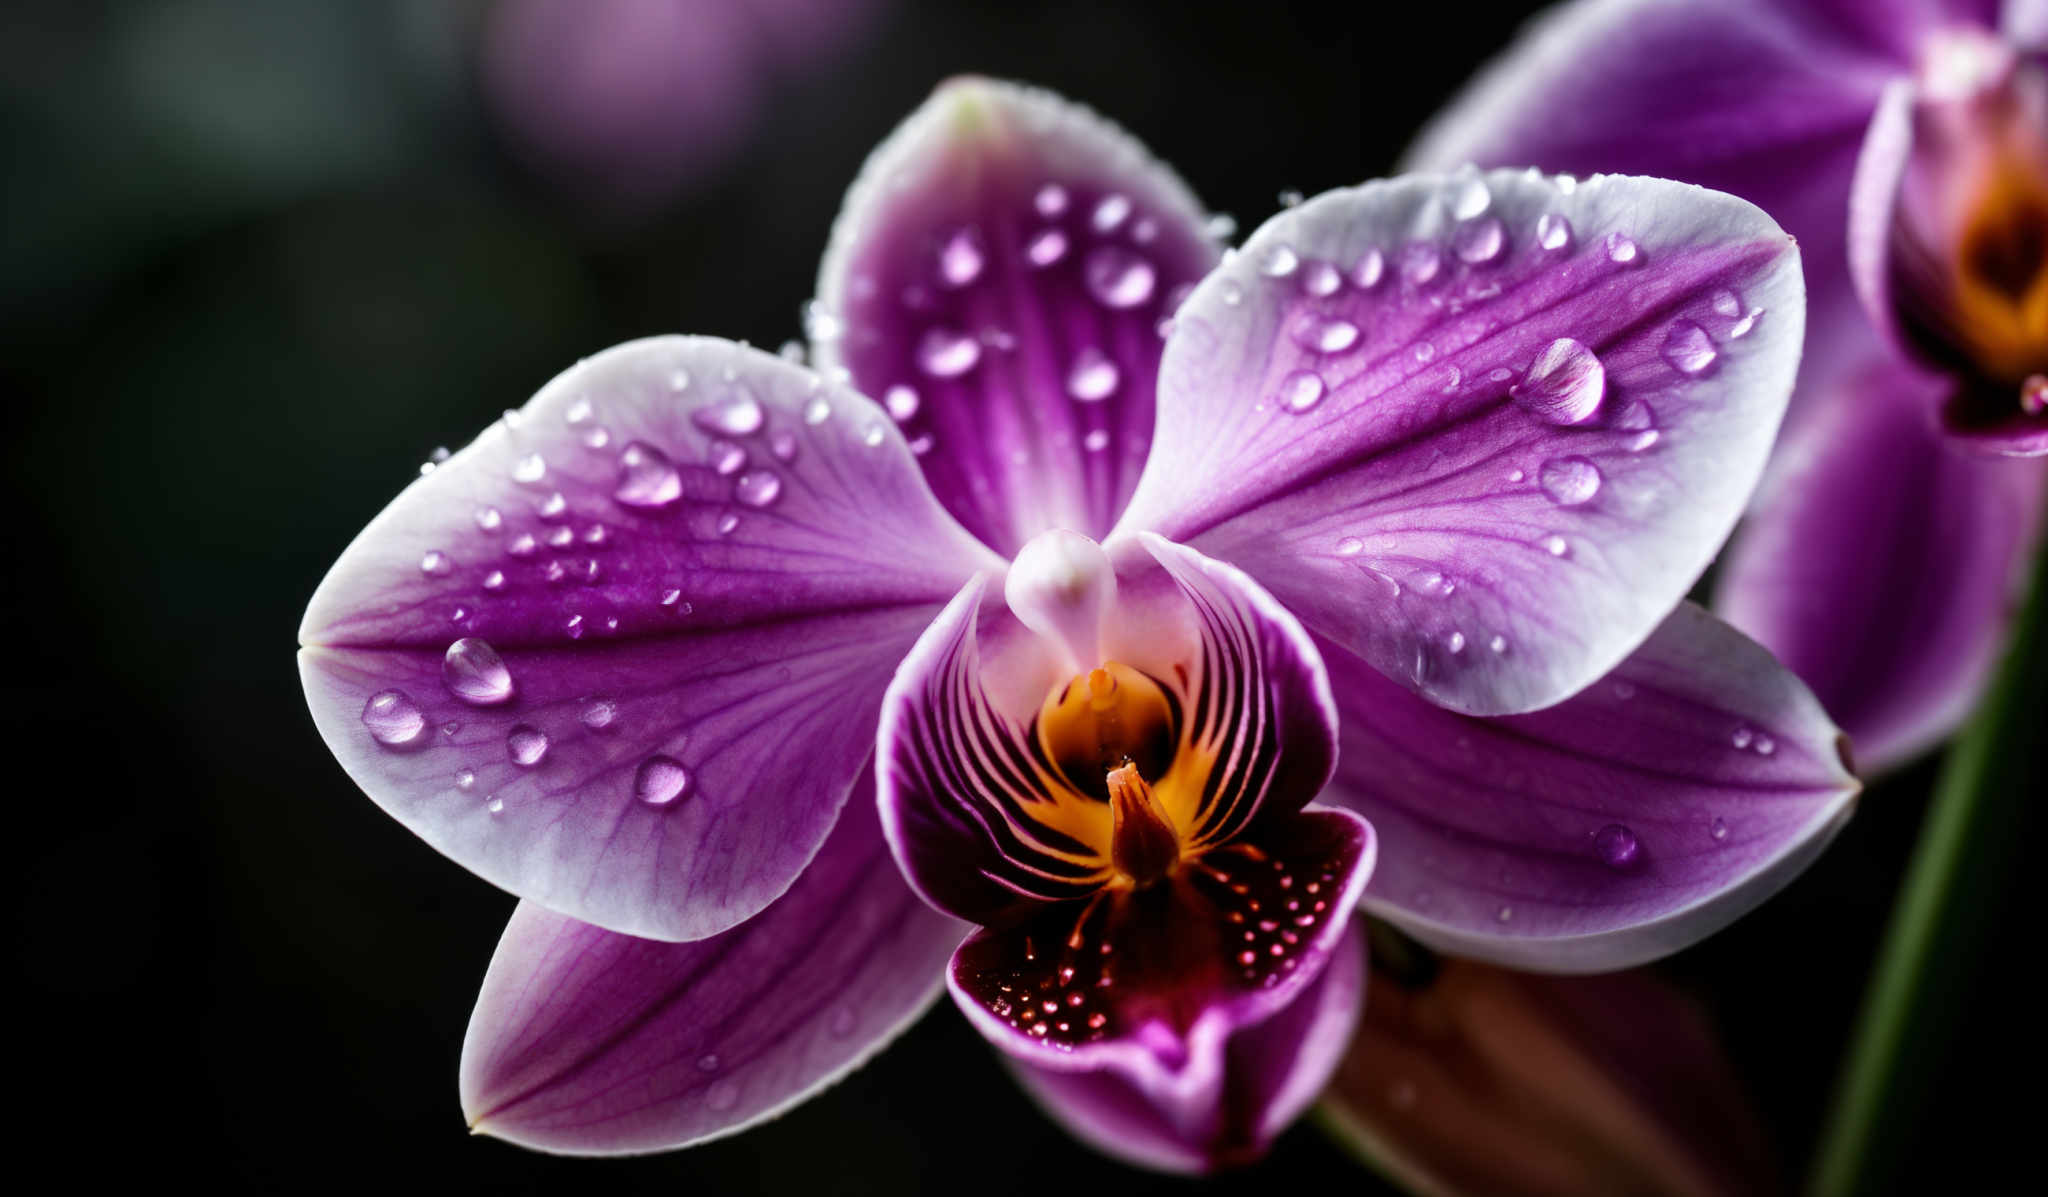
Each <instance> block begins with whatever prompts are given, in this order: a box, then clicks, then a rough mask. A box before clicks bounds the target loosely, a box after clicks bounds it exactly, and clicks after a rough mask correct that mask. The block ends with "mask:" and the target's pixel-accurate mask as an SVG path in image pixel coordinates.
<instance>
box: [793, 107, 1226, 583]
mask: <svg viewBox="0 0 2048 1197" xmlns="http://www.w3.org/2000/svg"><path fill="white" fill-rule="evenodd" d="M1217 252H1218V251H1217V247H1216V245H1215V243H1214V241H1213V240H1212V239H1211V238H1210V237H1209V236H1208V235H1207V234H1206V233H1204V232H1203V218H1202V210H1201V207H1200V206H1199V205H1198V204H1197V203H1196V202H1195V198H1194V196H1193V195H1191V194H1190V193H1189V192H1188V189H1187V187H1186V186H1185V185H1184V184H1182V183H1181V181H1180V180H1179V179H1178V178H1177V177H1175V176H1174V174H1173V173H1172V171H1170V170H1169V169H1167V167H1166V166H1164V165H1163V164H1161V163H1160V162H1158V161H1156V160H1155V159H1153V158H1152V156H1151V155H1150V154H1149V153H1147V152H1146V151H1145V149H1144V147H1142V146H1140V145H1139V144H1138V143H1137V142H1136V141H1135V140H1133V139H1132V138H1131V137H1130V136H1129V135H1128V134H1126V133H1125V132H1123V131H1122V130H1121V129H1118V128H1117V127H1116V126H1114V125H1112V124H1110V123H1109V122H1108V121H1105V120H1103V119H1102V118H1100V117H1098V116H1096V115H1095V114H1094V113H1092V112H1090V111H1088V110H1087V109H1085V108H1082V107H1080V106H1078V105H1075V104H1071V103H1068V102H1067V101H1065V100H1062V99H1060V98H1059V97H1057V96H1054V95H1052V94H1051V93H1049V92H1043V91H1038V90H1035V89H1030V88H1025V87H1020V86H1017V85H1015V84H1008V83H998V82H995V81H992V80H987V79H975V78H964V79H955V80H953V81H951V82H949V83H947V84H945V85H944V86H942V87H940V88H939V90H938V92H937V94H935V95H934V96H933V97H932V98H931V99H930V100H929V101H928V102H926V104H925V105H924V107H923V108H921V109H919V110H918V111H917V112H916V113H915V114H913V115H912V116H911V117H910V119H909V120H907V121H905V122H904V123H903V125H902V127H901V128H899V129H898V130H897V131H896V132H895V133H894V134H892V135H891V136H890V138H889V139H888V140H887V141H885V142H884V143H883V144H882V146H881V147H880V148H879V149H877V150H876V151H875V154H874V156H873V157H872V158H871V159H869V161H868V164H867V167H866V168H865V169H864V170H863V171H862V174H861V178H860V180H859V181H858V182H857V183H855V184H854V187H853V190H852V191H851V192H850V193H849V194H848V196H847V198H846V206H845V209H844V210H843V212H842V213H841V215H840V217H839V221H838V224H837V225H836V226H835V227H834V229H833V233H832V243H831V246H830V248H829V249H828V250H827V252H826V255H825V261H824V265H823V267H822V269H821V271H820V274H819V280H818V299H817V307H816V309H815V310H814V312H813V320H812V328H811V332H812V342H813V345H814V351H815V354H816V357H817V360H818V361H819V362H820V363H821V364H822V365H824V366H827V367H834V368H838V367H843V368H844V369H846V370H847V371H850V373H851V377H852V380H853V382H854V384H855V385H856V386H858V387H859V388H860V389H861V390H863V391H865V392H866V393H868V394H870V395H874V396H877V397H880V398H884V399H885V401H886V403H887V405H888V407H889V409H890V411H891V413H892V414H894V415H895V416H897V417H898V419H899V420H900V421H901V422H902V426H903V429H904V431H905V433H906V434H907V435H909V436H910V437H911V438H912V444H913V445H915V446H917V447H918V448H919V451H920V453H921V456H920V459H919V461H920V464H921V465H922V466H923V467H924V471H925V476H926V477H927V478H929V479H930V480H931V483H932V487H933V489H934V490H935V491H936V492H937V493H938V496H939V499H940V501H941V502H943V503H944V504H945V505H946V508H947V509H948V510H949V511H951V512H952V513H953V514H954V515H955V516H957V517H958V518H959V519H960V521H961V522H962V523H963V524H965V525H966V526H967V527H968V529H969V530H971V531H972V532H974V534H975V535H977V536H979V537H981V539H982V540H983V541H985V542H986V543H987V544H989V545H990V546H991V547H993V548H995V549H996V550H998V551H999V552H1002V553H1004V554H1005V555H1008V554H1011V553H1014V552H1015V551H1016V549H1017V547H1018V546H1019V545H1021V544H1023V543H1024V542H1025V541H1026V540H1028V539H1030V538H1031V537H1032V536H1033V535H1035V534H1036V533H1038V532H1041V531H1044V530H1046V529H1049V528H1054V527H1066V528H1072V529H1074V530H1076V531H1079V532H1084V533H1087V534H1089V535H1091V536H1095V537H1098V538H1099V537H1100V536H1101V535H1102V534H1103V533H1104V532H1105V531H1107V530H1108V528H1109V527H1110V525H1111V524H1112V523H1113V522H1114V521H1115V519H1116V513H1117V512H1118V511H1119V510H1120V509H1121V508H1122V507H1123V504H1124V502H1125V500H1126V499H1127V498H1128V497H1129V495H1130V492H1131V488H1132V486H1133V485H1135V483H1136V481H1137V477H1138V472H1139V470H1140V469H1141V468H1142V466H1143V465H1144V461H1145V452H1146V446H1147V445H1148V444H1149V442H1150V440H1151V437H1152V412H1153V394H1154V380H1155V379H1156V377H1157V374H1158V366H1159V351H1160V337H1161V332H1160V326H1161V321H1162V320H1163V319H1164V318H1166V317H1168V316H1171V315H1172V314H1173V310H1174V307H1175V306H1176V305H1177V304H1178V302H1179V299H1180V297H1181V296H1182V295H1183V294H1185V288H1186V287H1187V286H1188V285H1189V284H1192V283H1193V282H1194V281H1195V280H1196V279H1198V278H1200V277H1201V276H1202V275H1203V274H1204V273H1206V272H1207V271H1208V270H1209V268H1210V267H1211V266H1212V265H1214V264H1215V261H1216V257H1217Z"/></svg>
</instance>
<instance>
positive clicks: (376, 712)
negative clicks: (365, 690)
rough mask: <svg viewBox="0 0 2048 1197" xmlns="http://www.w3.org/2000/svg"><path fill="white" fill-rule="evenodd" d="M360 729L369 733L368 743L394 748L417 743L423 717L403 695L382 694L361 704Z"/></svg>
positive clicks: (423, 725) (405, 695)
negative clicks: (361, 725) (371, 740)
mask: <svg viewBox="0 0 2048 1197" xmlns="http://www.w3.org/2000/svg"><path fill="white" fill-rule="evenodd" d="M363 726H364V727H366V728H368V729H369V731H370V738H371V739H373V740H375V741H377V742H378V743H379V744H389V745H391V746H393V747H396V746H398V745H400V744H410V743H412V742H413V741H414V740H417V739H419V738H420V732H422V731H424V730H425V729H426V726H427V717H426V716H425V715H423V714H421V713H420V708H419V704H417V703H415V702H413V700H412V699H411V698H410V697H409V696H407V694H406V693H405V691H403V690H383V691H380V692H378V693H376V694H372V695H371V696H370V701H368V702H366V703H364V704H363Z"/></svg>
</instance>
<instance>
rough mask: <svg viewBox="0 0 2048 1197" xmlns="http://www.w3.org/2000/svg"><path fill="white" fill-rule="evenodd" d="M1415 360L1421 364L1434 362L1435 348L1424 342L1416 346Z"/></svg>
mask: <svg viewBox="0 0 2048 1197" xmlns="http://www.w3.org/2000/svg"><path fill="white" fill-rule="evenodd" d="M1415 360H1416V361H1418V362H1423V363H1428V362H1432V361H1435V360H1436V346H1434V345H1432V344H1430V343H1429V342H1428V341H1424V342H1422V343H1421V344H1420V345H1417V346H1416V347H1415Z"/></svg>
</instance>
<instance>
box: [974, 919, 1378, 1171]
mask: <svg viewBox="0 0 2048 1197" xmlns="http://www.w3.org/2000/svg"><path fill="white" fill-rule="evenodd" d="M1365 955H1366V953H1365V942H1364V938H1363V937H1362V936H1359V935H1357V934H1352V935H1347V936H1345V937H1344V942H1343V943H1342V944H1341V945H1339V947H1338V949H1337V952H1336V955H1335V956H1334V957H1333V958H1332V959H1331V961H1330V963H1329V966H1328V967H1327V968H1325V969H1324V970H1323V973H1322V975H1321V976H1320V977H1317V978H1316V980H1315V983H1314V984H1312V985H1310V986H1309V987H1308V989H1307V990H1306V991H1305V992H1303V993H1302V995H1301V996H1300V997H1297V998H1296V999H1294V1001H1293V1003H1292V1004H1290V1005H1289V1006H1288V1007H1287V1008H1286V1009H1284V1010H1282V1011H1280V1012H1279V1013H1278V1014H1275V1015H1274V1016H1273V1017H1271V1018H1269V1019H1267V1020H1266V1021H1264V1022H1261V1023H1256V1024H1253V1025H1251V1026H1248V1027H1245V1028H1243V1029H1242V1030H1240V1031H1238V1032H1237V1034H1235V1035H1233V1036H1232V1037H1231V1038H1230V1041H1229V1043H1228V1044H1226V1045H1225V1047H1224V1049H1223V1068H1222V1075H1221V1077H1220V1078H1219V1079H1218V1081H1217V1083H1216V1084H1215V1085H1214V1086H1213V1087H1211V1088H1209V1089H1207V1090H1205V1091H1203V1092H1202V1093H1200V1094H1198V1095H1194V1096H1193V1097H1192V1098H1191V1099H1190V1100H1185V1101H1180V1102H1173V1103H1161V1102H1158V1101H1156V1100H1155V1099H1154V1098H1153V1097H1152V1096H1151V1095H1149V1094H1148V1093H1146V1091H1145V1090H1143V1089H1141V1088H1139V1087H1138V1086H1136V1085H1134V1084H1132V1083H1131V1082H1130V1080H1129V1079H1128V1078H1126V1077H1125V1076H1124V1075H1123V1074H1122V1073H1120V1072H1117V1071H1115V1070H1112V1069H1101V1070H1098V1071H1094V1072H1065V1071H1060V1070H1057V1069H1051V1068H1042V1067H1038V1066H1036V1065H1032V1064H1028V1063H1026V1062H1024V1061H1022V1060H1017V1059H1014V1058H1013V1059H1012V1061H1011V1068H1012V1071H1014V1072H1015V1073H1016V1075H1017V1080H1018V1081H1019V1083H1021V1084H1022V1085H1023V1086H1024V1089H1025V1091H1026V1092H1028V1093H1030V1094H1031V1096H1032V1097H1033V1098H1035V1099H1037V1101H1038V1104H1039V1105H1040V1106H1042V1107H1044V1109H1045V1111H1046V1113H1048V1114H1050V1115H1052V1117H1053V1118H1054V1119H1056V1120H1057V1121H1058V1122H1059V1123H1060V1125H1062V1126H1064V1127H1066V1128H1067V1129H1068V1130H1069V1131H1071V1132H1073V1134H1074V1136H1075V1137H1076V1138H1078V1139H1080V1140H1082V1141H1083V1142H1085V1143H1087V1144H1088V1145H1089V1146H1091V1147H1094V1148H1096V1149H1097V1150H1099V1151H1102V1152H1104V1153H1106V1154H1108V1155H1112V1156H1115V1157H1117V1158H1118V1159H1122V1160H1126V1161H1129V1162H1130V1163H1133V1164H1137V1165H1139V1166H1141V1167H1146V1168H1156V1169H1158V1170H1160V1171H1162V1172H1208V1171H1212V1170H1214V1169H1216V1168H1221V1167H1228V1166H1230V1165H1233V1164H1241V1163H1248V1162H1250V1161H1251V1160H1254V1159H1257V1158H1258V1157H1259V1156H1261V1155H1263V1154H1264V1153H1265V1151H1266V1148H1267V1147H1268V1146H1269V1145H1270V1144H1271V1143H1272V1141H1273V1139H1274V1138H1275V1137H1276V1136H1278V1135H1279V1133H1280V1132H1281V1131H1283V1130H1285V1129H1286V1128H1287V1127H1288V1125H1289V1124H1290V1123H1292V1122H1293V1121H1294V1120H1295V1118H1297V1117H1299V1116H1300V1114H1301V1112H1302V1111H1303V1110H1304V1109H1306V1108H1308V1105H1309V1103H1311V1102H1313V1101H1314V1100H1315V1099H1316V1096H1317V1095H1318V1094H1320V1093H1321V1092H1322V1091H1323V1087H1324V1086H1325V1085H1326V1084H1328V1083H1329V1080H1330V1076H1331V1074H1332V1073H1333V1072H1334V1071H1335V1070H1336V1067H1337V1065H1338V1063H1339V1062H1340V1061H1341V1060H1342V1058H1343V1051H1344V1044H1345V1043H1346V1041H1347V1040H1348V1039H1349V1038H1350V1036H1351V1033H1352V1028H1353V1027H1354V1026H1355V1025H1356V1024H1357V1021H1358V1012H1359V1009H1360V1007H1361V1005H1362V1004H1363V1002H1362V999H1363V997H1364V992H1365V973H1366V967H1365Z"/></svg>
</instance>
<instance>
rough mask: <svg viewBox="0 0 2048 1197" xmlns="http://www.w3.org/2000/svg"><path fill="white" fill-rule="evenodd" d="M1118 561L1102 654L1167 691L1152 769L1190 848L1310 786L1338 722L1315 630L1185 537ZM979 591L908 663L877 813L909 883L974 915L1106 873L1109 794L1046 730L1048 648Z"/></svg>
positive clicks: (1046, 896)
mask: <svg viewBox="0 0 2048 1197" xmlns="http://www.w3.org/2000/svg"><path fill="white" fill-rule="evenodd" d="M1119 558H1120V560H1119V564H1118V573H1119V576H1120V596H1119V600H1118V606H1117V609H1116V610H1115V611H1113V612H1112V617H1111V618H1110V619H1109V620H1107V621H1106V624H1107V626H1106V630H1105V635H1104V637H1103V644H1104V649H1105V652H1106V654H1107V656H1108V658H1109V659H1111V660H1115V661H1121V662H1123V663H1126V664H1128V665H1131V666H1134V667H1135V668H1136V669H1137V670H1138V671H1140V673H1141V675H1142V676H1145V677H1148V678H1151V679H1155V680H1156V681H1157V682H1158V683H1159V685H1160V689H1161V691H1162V692H1163V693H1165V694H1167V695H1169V696H1170V704H1171V714H1170V715H1169V716H1168V717H1167V718H1166V719H1165V720H1164V722H1165V724H1166V726H1167V727H1168V728H1169V729H1170V730H1169V731H1168V732H1167V733H1166V739H1167V741H1168V742H1167V743H1166V745H1165V746H1164V747H1163V750H1162V751H1161V752H1160V753H1159V754H1158V755H1157V757H1156V760H1157V762H1158V763H1159V766H1160V767H1157V768H1152V764H1151V761H1148V762H1147V767H1148V768H1152V774H1151V775H1150V776H1148V777H1147V778H1146V780H1147V781H1149V782H1150V783H1151V784H1152V785H1153V786H1154V787H1155V788H1156V790H1157V792H1158V794H1159V796H1160V798H1161V799H1162V801H1163V802H1164V804H1165V807H1166V809H1167V810H1168V812H1169V814H1170V816H1171V818H1172V821H1173V825H1174V827H1175V828H1176V831H1177V834H1178V836H1179V839H1180V840H1181V842H1182V843H1183V844H1184V845H1186V849H1185V850H1187V851H1201V850H1204V849H1206V848H1208V847H1209V846H1212V845H1215V844H1221V843H1224V842H1227V841H1228V840H1231V839H1233V838H1235V837H1237V836H1239V835H1241V834H1244V833H1245V831H1246V829H1247V828H1248V827H1250V826H1252V825H1253V823H1254V822H1255V820H1256V819H1258V818H1259V817H1261V816H1262V815H1265V814H1270V813H1272V812H1275V811H1287V810H1294V809H1298V808H1299V807H1300V806H1302V805H1303V804H1304V803H1306V802H1308V801H1309V800H1310V799H1312V798H1313V797H1314V796H1315V795H1316V793H1317V792H1318V791H1319V790H1321V789H1322V787H1323V784H1324V783H1325V782H1326V781H1327V780H1328V779H1329V776H1330V770H1331V766H1332V762H1333V760H1334V757H1335V744H1336V735H1337V731H1336V711H1335V706H1334V704H1333V702H1332V700H1331V698H1330V693H1329V687H1328V683H1327V682H1326V681H1325V680H1324V679H1323V676H1322V664H1321V662H1320V660H1319V659H1318V656H1317V654H1316V650H1315V646H1314V645H1313V644H1312V643H1311V642H1310V640H1309V637H1308V634H1307V633H1306V632H1304V631H1303V630H1302V628H1301V626H1300V625H1299V624H1297V623H1296V622H1295V621H1294V619H1293V618H1292V617H1291V616H1289V615H1288V614H1287V612H1286V611H1285V610H1283V609H1281V608H1280V606H1279V605H1278V604H1277V603H1275V602H1274V601H1273V599H1272V597H1271V596H1270V595H1267V594H1266V593H1265V592H1264V591H1263V590H1261V589H1260V588H1259V587H1258V586H1257V585H1256V584H1254V583H1253V582H1252V581H1251V580H1250V579H1248V578H1246V577H1245V576H1244V575H1243V574H1242V573H1241V572H1239V571H1238V570H1236V569H1234V568H1233V567H1231V566H1228V565H1225V564H1223V563H1221V562H1216V561H1211V560H1208V559H1206V558H1204V557H1202V555H1201V554H1199V553H1196V552H1194V551H1192V550H1190V549H1187V548H1184V547H1182V546H1179V545H1175V544H1171V543H1169V542H1166V541H1163V540H1159V539H1158V538H1156V537H1148V538H1146V541H1145V543H1144V544H1143V545H1139V544H1126V545H1124V546H1121V551H1120V553H1119ZM985 590H986V586H985V583H984V582H983V581H982V580H981V579H976V580H975V581H974V582H971V583H969V584H968V586H967V587H966V588H965V589H964V590H962V591H961V593H960V594H959V595H958V596H957V597H956V598H955V599H954V600H953V603H952V604H951V605H950V606H948V607H947V608H946V611H945V613H944V614H942V615H941V616H940V617H939V618H938V619H936V620H934V621H933V623H932V625H931V627H930V629H929V630H928V631H926V633H925V635H924V636H923V637H922V638H921V639H920V640H919V641H918V644H917V647H916V648H915V649H913V650H912V651H911V653H910V655H909V656H908V657H907V658H906V659H905V660H904V662H903V667H902V668H901V669H900V670H899V671H898V672H897V675H896V678H895V680H894V681H893V682H892V683H891V684H890V688H889V696H888V698H887V700H886V702H885V704H884V708H883V717H882V730H881V745H882V746H881V750H880V752H881V756H880V763H879V769H878V772H879V775H880V781H881V786H880V792H881V803H882V817H883V824H884V826H885V827H886V828H887V829H888V833H889V838H890V843H891V846H892V847H893V848H894V849H895V850H896V854H897V858H898V860H899V861H900V862H901V863H902V865H903V869H904V872H905V874H906V875H907V876H908V877H909V878H910V879H911V883H912V884H913V885H915V886H916V887H917V888H918V890H919V892H920V893H922V894H924V895H925V897H926V898H927V900H929V901H931V902H932V903H933V904H934V905H936V906H938V907H939V908H940V909H942V910H945V911H948V912H949V913H952V914H955V915H958V916H960V917H962V918H966V919H969V920H971V921H973V922H977V923H984V924H986V923H991V922H1002V921H1007V920H1009V919H1011V918H1015V917H1019V915H1020V914H1021V912H1022V911H1024V910H1026V909H1028V908H1030V907H1032V906H1034V905H1036V904H1038V903H1041V902H1046V901H1061V900H1066V899H1073V898H1080V897H1083V896H1085V895H1087V894H1090V893H1093V892H1094V891H1095V890H1096V889H1097V888H1098V887H1100V886H1102V885H1104V884H1106V883H1108V882H1109V881H1110V880H1111V879H1112V873H1113V869H1112V853H1111V852H1110V850H1109V845H1110V839H1111V826H1112V823H1111V812H1110V804H1109V802H1108V801H1107V797H1106V794H1105V793H1104V792H1102V791H1101V790H1100V789H1099V788H1091V787H1089V786H1087V784H1086V781H1087V779H1086V778H1079V777H1073V776H1071V775H1070V773H1069V772H1068V771H1067V770H1066V769H1065V768H1064V767H1063V765H1062V763H1061V762H1060V760H1059V759H1058V757H1057V754H1056V752H1054V751H1053V750H1052V749H1050V748H1048V746H1047V739H1046V737H1044V736H1042V735H1041V734H1040V733H1041V723H1040V721H1041V717H1042V714H1043V708H1042V707H1041V702H1042V700H1043V699H1044V697H1045V695H1046V694H1047V693H1048V691H1049V690H1051V689H1052V688H1054V687H1056V686H1058V685H1059V684H1061V683H1063V682H1065V681H1066V679H1065V678H1064V677H1063V676H1062V675H1061V673H1060V672H1059V667H1058V666H1057V665H1056V663H1055V662H1056V659H1057V654H1056V652H1055V651H1054V650H1053V649H1052V646H1051V645H1050V644H1049V643H1048V642H1046V641H1043V640H1041V639H1039V638H1038V637H1036V636H1034V635H1032V634H1031V633H1030V632H1028V631H1026V630H1024V628H1023V627H1022V625H1021V624H1019V623H1018V622H1017V621H1016V619H1015V618H1014V617H1013V616H1011V615H1010V614H1009V612H1008V611H1006V610H1002V609H1000V608H993V607H992V606H990V607H985V606H984V605H983V602H982V595H983V594H984V592H985ZM977 614H978V615H979V618H978V619H977ZM977 623H978V625H979V626H978V627H977Z"/></svg>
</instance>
